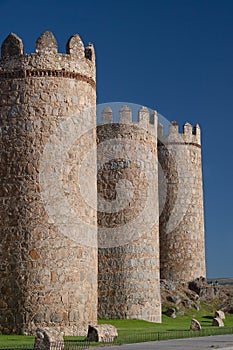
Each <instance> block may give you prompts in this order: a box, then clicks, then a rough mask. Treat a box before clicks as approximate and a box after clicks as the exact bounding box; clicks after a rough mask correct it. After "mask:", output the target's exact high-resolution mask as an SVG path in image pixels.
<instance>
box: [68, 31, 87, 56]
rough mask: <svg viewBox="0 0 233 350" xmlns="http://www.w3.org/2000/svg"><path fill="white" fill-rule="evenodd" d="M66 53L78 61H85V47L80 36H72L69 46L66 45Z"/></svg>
mask: <svg viewBox="0 0 233 350" xmlns="http://www.w3.org/2000/svg"><path fill="white" fill-rule="evenodd" d="M66 53H67V54H68V55H72V56H74V57H76V58H77V59H83V58H84V56H85V54H84V45H83V42H82V40H81V38H80V36H79V35H78V34H75V35H72V36H71V37H70V38H69V40H68V42H67V44H66Z"/></svg>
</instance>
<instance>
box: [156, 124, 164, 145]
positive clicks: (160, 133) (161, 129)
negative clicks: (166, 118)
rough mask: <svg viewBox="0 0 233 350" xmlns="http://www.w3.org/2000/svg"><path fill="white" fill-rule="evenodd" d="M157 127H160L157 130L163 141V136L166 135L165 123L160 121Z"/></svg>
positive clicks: (159, 137)
mask: <svg viewBox="0 0 233 350" xmlns="http://www.w3.org/2000/svg"><path fill="white" fill-rule="evenodd" d="M157 128H158V131H157V132H158V139H159V140H160V141H161V140H162V138H163V137H164V127H163V124H161V123H158V126H157Z"/></svg>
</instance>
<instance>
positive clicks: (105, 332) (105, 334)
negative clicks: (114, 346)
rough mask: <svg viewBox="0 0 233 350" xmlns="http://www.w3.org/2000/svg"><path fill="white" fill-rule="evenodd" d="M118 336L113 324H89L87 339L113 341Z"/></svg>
mask: <svg viewBox="0 0 233 350" xmlns="http://www.w3.org/2000/svg"><path fill="white" fill-rule="evenodd" d="M117 337H118V333H117V329H116V327H114V326H112V325H111V324H101V325H95V326H91V325H89V326H88V333H87V341H93V342H105V343H106V342H113V341H114V340H115V339H116V338H117Z"/></svg>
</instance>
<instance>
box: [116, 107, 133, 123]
mask: <svg viewBox="0 0 233 350" xmlns="http://www.w3.org/2000/svg"><path fill="white" fill-rule="evenodd" d="M119 123H120V124H131V123H132V110H131V109H130V108H129V106H122V107H121V109H120V110H119Z"/></svg>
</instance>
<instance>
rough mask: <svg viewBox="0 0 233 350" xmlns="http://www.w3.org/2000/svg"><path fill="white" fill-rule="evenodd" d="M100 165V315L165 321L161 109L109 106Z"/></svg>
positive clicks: (99, 131) (103, 126)
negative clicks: (161, 246) (159, 146)
mask: <svg viewBox="0 0 233 350" xmlns="http://www.w3.org/2000/svg"><path fill="white" fill-rule="evenodd" d="M97 166H98V173H97V174H98V175H97V190H98V215H97V216H98V244H99V249H98V251H99V253H98V265H99V271H98V300H99V317H100V318H113V319H114V318H130V319H142V320H147V321H151V322H161V302H160V284H159V278H160V277H159V224H158V221H159V212H158V176H157V175H158V162H157V114H156V113H155V112H154V113H153V115H150V114H149V111H148V109H147V108H145V107H142V108H141V109H140V110H139V111H138V122H136V123H135V122H134V123H133V122H132V111H131V110H130V108H129V107H128V106H123V107H122V108H121V109H120V111H119V121H118V122H117V123H113V114H112V110H111V109H110V108H109V107H106V108H105V109H104V110H103V112H102V124H101V125H98V127H97Z"/></svg>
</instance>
